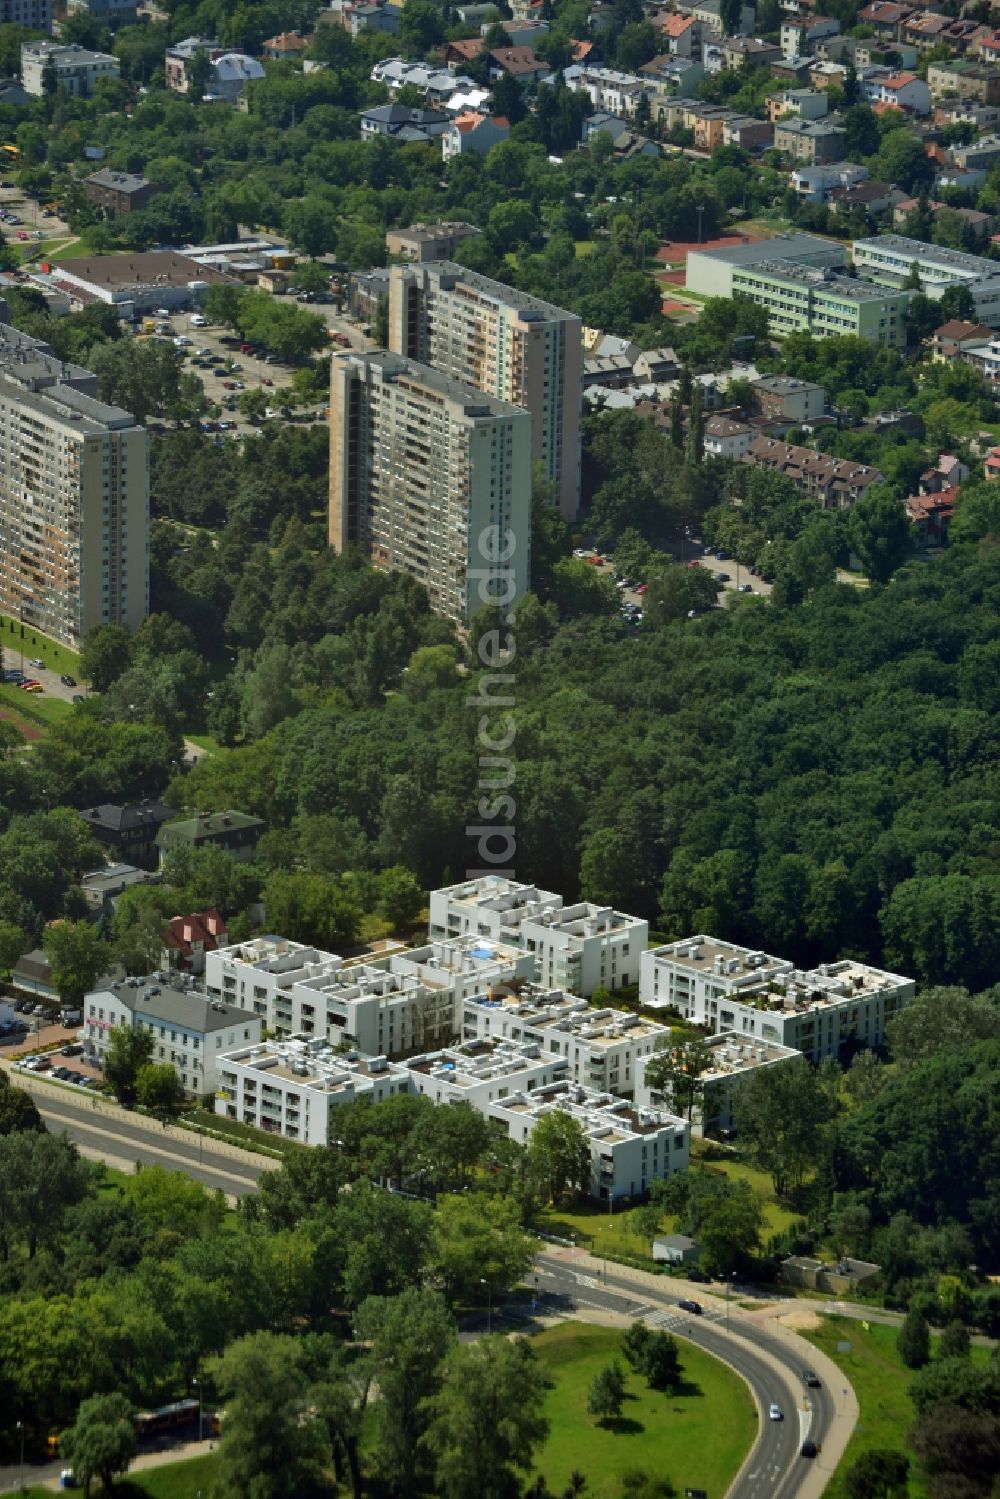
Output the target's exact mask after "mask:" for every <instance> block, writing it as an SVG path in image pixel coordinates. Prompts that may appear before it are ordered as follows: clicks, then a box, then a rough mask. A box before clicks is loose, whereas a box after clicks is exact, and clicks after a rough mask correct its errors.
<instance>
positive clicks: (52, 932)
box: [42, 921, 108, 1006]
mask: <svg viewBox="0 0 1000 1499" xmlns="http://www.w3.org/2000/svg"><path fill="white" fill-rule="evenodd" d="M42 947H43V948H44V951H45V953H46V956H47V957H48V959H49V962H50V963H51V965H52V982H53V983H54V984H55V986H56V988H57V989H58V991H59V998H60V999H61V1000H63V1002H64V1003H66V1004H69V1005H74V1006H79V1005H80V1004H81V1002H82V1000H83V996H84V995H85V994H86V993H87V991H88V990H89V989H92V988H93V987H94V981H95V979H96V978H97V975H98V974H99V973H101V972H102V971H103V969H104V967H105V965H106V963H107V959H108V948H107V944H106V943H105V942H103V941H102V940H101V937H100V934H99V933H98V930H97V928H96V927H95V926H93V925H92V924H91V923H90V922H89V921H60V922H59V923H58V925H56V926H50V927H48V928H47V929H46V931H45V935H44V937H43V938H42Z"/></svg>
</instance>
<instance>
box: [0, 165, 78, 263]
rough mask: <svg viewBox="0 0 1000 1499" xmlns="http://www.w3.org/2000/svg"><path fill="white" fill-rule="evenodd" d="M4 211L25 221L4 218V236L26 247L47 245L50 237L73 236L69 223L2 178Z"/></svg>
mask: <svg viewBox="0 0 1000 1499" xmlns="http://www.w3.org/2000/svg"><path fill="white" fill-rule="evenodd" d="M0 212H3V213H8V214H13V215H14V216H15V217H16V218H17V219H20V220H21V222H20V223H11V222H10V221H9V220H0V232H2V233H3V237H4V239H8V240H10V241H11V243H12V244H15V245H18V246H19V248H21V249H22V250H26V249H28V248H30V247H31V246H38V245H39V244H42V245H44V243H45V241H46V240H52V239H60V240H64V239H69V238H72V230H71V229H70V227H69V225H68V224H67V223H65V222H64V221H63V220H62V219H60V218H59V217H58V216H57V215H56V214H52V213H46V212H45V210H44V207H43V205H41V204H39V203H38V202H36V200H35V199H34V198H28V197H26V196H25V194H24V191H23V189H22V188H19V187H16V186H15V185H14V184H13V183H11V182H7V181H0Z"/></svg>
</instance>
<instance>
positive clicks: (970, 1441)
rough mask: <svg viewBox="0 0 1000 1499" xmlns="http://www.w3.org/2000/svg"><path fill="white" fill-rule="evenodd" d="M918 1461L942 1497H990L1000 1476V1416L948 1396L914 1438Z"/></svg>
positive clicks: (926, 1416)
mask: <svg viewBox="0 0 1000 1499" xmlns="http://www.w3.org/2000/svg"><path fill="white" fill-rule="evenodd" d="M910 1440H911V1442H912V1444H913V1448H914V1451H915V1452H916V1455H917V1460H918V1462H919V1464H920V1466H921V1468H922V1469H923V1471H924V1472H925V1473H926V1474H927V1475H928V1477H929V1478H930V1480H931V1482H930V1485H929V1489H928V1492H930V1493H931V1494H934V1495H940V1496H941V1499H987V1496H988V1495H992V1494H994V1493H995V1492H996V1489H995V1487H994V1483H995V1479H996V1477H997V1475H998V1474H1000V1417H998V1416H997V1414H996V1411H995V1410H970V1409H966V1408H964V1407H962V1406H961V1405H958V1404H956V1403H953V1402H952V1401H950V1400H949V1399H948V1397H947V1395H945V1396H944V1398H943V1399H941V1400H940V1401H936V1402H935V1403H934V1404H933V1405H932V1406H930V1407H929V1408H928V1409H927V1410H925V1411H923V1412H922V1413H921V1415H920V1417H919V1419H918V1421H917V1422H916V1425H915V1426H914V1428H913V1431H912V1433H911V1435H910Z"/></svg>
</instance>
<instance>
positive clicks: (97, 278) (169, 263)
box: [59, 250, 234, 291]
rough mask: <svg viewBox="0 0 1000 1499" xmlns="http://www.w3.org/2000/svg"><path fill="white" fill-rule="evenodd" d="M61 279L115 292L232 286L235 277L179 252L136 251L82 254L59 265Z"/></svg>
mask: <svg viewBox="0 0 1000 1499" xmlns="http://www.w3.org/2000/svg"><path fill="white" fill-rule="evenodd" d="M59 274H60V276H64V277H65V276H75V277H76V278H77V279H78V280H80V281H83V282H86V283H87V284H88V285H90V286H101V287H105V288H107V289H110V290H113V291H127V290H130V289H132V288H136V289H137V288H139V287H143V288H146V287H155V286H164V287H179V286H187V284H188V282H189V281H207V282H208V283H209V284H210V285H211V284H215V283H218V284H221V285H231V284H233V283H234V278H233V277H232V276H224V275H223V274H222V273H221V272H220V271H215V270H213V269H212V267H211V266H207V265H201V264H199V262H198V261H196V260H192V259H190V257H189V256H187V255H179V254H178V253H177V251H176V250H146V251H138V250H137V251H135V252H133V253H130V254H125V255H81V256H80V257H79V258H78V259H76V260H61V261H60V262H59Z"/></svg>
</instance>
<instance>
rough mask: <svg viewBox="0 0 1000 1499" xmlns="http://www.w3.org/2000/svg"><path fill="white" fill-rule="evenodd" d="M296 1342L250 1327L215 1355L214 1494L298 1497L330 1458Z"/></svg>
mask: <svg viewBox="0 0 1000 1499" xmlns="http://www.w3.org/2000/svg"><path fill="white" fill-rule="evenodd" d="M302 1365H303V1349H302V1344H301V1342H299V1341H296V1340H295V1339H294V1338H290V1337H281V1336H275V1335H274V1334H273V1333H267V1332H258V1333H253V1334H251V1335H250V1336H248V1337H244V1338H240V1339H238V1340H237V1341H236V1342H235V1343H233V1344H232V1345H231V1346H230V1347H229V1348H227V1350H226V1352H225V1353H224V1354H223V1355H222V1357H221V1358H220V1359H218V1360H217V1361H216V1363H215V1365H214V1367H213V1371H212V1372H213V1375H214V1378H215V1382H216V1384H217V1386H218V1389H219V1393H220V1394H221V1395H222V1396H223V1398H224V1399H225V1401H226V1419H225V1423H224V1425H223V1428H222V1437H221V1440H220V1442H219V1471H218V1476H217V1478H216V1488H215V1492H216V1494H217V1495H218V1496H219V1499H302V1496H303V1495H305V1494H308V1493H310V1492H311V1490H312V1489H313V1487H314V1485H316V1484H317V1483H318V1481H319V1479H320V1477H321V1475H322V1473H323V1471H324V1469H325V1468H326V1467H327V1465H328V1463H329V1460H330V1448H329V1438H328V1435H327V1433H326V1430H325V1427H324V1425H323V1423H322V1422H320V1421H318V1420H317V1419H316V1417H315V1413H314V1410H313V1408H312V1403H311V1400H310V1392H309V1386H308V1383H307V1380H306V1377H305V1373H304V1371H303V1367H302Z"/></svg>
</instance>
